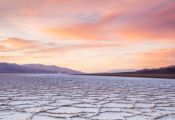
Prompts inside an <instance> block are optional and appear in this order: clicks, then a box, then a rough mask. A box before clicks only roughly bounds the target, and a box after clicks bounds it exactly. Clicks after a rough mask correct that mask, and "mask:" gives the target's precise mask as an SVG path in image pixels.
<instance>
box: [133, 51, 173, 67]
mask: <svg viewBox="0 0 175 120" xmlns="http://www.w3.org/2000/svg"><path fill="white" fill-rule="evenodd" d="M136 60H137V62H138V63H137V64H138V65H140V66H141V67H142V68H143V67H161V66H167V65H172V64H175V48H164V49H157V50H154V51H150V52H146V53H141V54H137V57H136Z"/></svg>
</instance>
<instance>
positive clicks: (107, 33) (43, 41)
mask: <svg viewBox="0 0 175 120" xmlns="http://www.w3.org/2000/svg"><path fill="white" fill-rule="evenodd" d="M0 62H10V63H18V64H27V63H40V64H46V65H57V66H63V67H68V68H72V69H76V70H81V71H84V72H103V71H109V70H115V69H142V68H158V67H163V66H169V65H174V64H175V0H0Z"/></svg>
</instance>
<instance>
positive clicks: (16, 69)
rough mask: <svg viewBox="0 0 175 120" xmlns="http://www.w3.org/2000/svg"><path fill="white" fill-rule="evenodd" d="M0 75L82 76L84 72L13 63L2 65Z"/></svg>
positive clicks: (50, 66)
mask: <svg viewBox="0 0 175 120" xmlns="http://www.w3.org/2000/svg"><path fill="white" fill-rule="evenodd" d="M0 73H65V74H81V73H82V72H80V71H76V70H72V69H69V68H64V67H58V66H54V65H42V64H24V65H18V64H13V63H6V62H1V63H0Z"/></svg>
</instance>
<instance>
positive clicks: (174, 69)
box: [84, 65, 175, 79]
mask: <svg viewBox="0 0 175 120" xmlns="http://www.w3.org/2000/svg"><path fill="white" fill-rule="evenodd" d="M84 75H97V76H121V77H150V78H172V79H175V65H172V66H168V67H161V68H154V69H142V70H136V71H130V72H115V73H107V72H104V73H90V74H84Z"/></svg>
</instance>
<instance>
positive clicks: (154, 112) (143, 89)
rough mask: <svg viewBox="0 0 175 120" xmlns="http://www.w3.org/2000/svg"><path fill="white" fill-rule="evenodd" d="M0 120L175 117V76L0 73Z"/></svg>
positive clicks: (153, 119)
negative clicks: (138, 76)
mask: <svg viewBox="0 0 175 120" xmlns="http://www.w3.org/2000/svg"><path fill="white" fill-rule="evenodd" d="M0 120H175V80H171V79H158V78H134V77H133V78H129V77H104V76H78V75H51V74H50V75H47V74H42V75H41V74H1V75H0Z"/></svg>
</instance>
